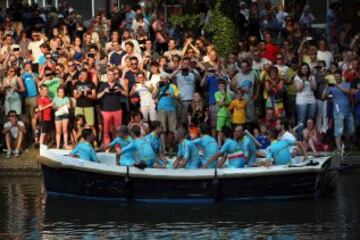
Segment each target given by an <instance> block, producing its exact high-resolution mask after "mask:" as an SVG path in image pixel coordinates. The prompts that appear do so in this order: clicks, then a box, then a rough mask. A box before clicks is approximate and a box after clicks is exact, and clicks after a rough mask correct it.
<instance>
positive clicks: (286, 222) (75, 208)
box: [0, 172, 360, 240]
mask: <svg viewBox="0 0 360 240" xmlns="http://www.w3.org/2000/svg"><path fill="white" fill-rule="evenodd" d="M359 183H360V172H353V173H351V174H345V175H344V174H343V175H341V176H340V178H339V183H338V189H337V193H336V195H335V196H334V197H330V198H320V199H301V200H291V201H289V200H287V201H266V202H259V201H250V202H242V203H236V204H220V205H126V204H120V203H117V202H111V201H85V200H81V199H75V198H64V197H47V196H46V194H45V191H44V188H43V184H42V179H41V178H40V177H27V178H21V177H2V178H0V239H272V240H273V239H360V187H359Z"/></svg>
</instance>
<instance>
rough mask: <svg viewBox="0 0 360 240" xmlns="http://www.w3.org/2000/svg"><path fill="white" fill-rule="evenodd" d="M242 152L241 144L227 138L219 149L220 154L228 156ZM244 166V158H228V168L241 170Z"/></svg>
mask: <svg viewBox="0 0 360 240" xmlns="http://www.w3.org/2000/svg"><path fill="white" fill-rule="evenodd" d="M242 151H243V149H242V146H241V144H239V143H238V142H237V141H235V140H233V139H231V138H228V139H226V140H225V143H224V144H223V145H222V147H221V148H220V153H222V154H226V155H230V154H236V153H239V155H240V153H241V152H242ZM244 166H245V159H244V157H237V158H231V159H230V158H229V167H230V168H243V167H244Z"/></svg>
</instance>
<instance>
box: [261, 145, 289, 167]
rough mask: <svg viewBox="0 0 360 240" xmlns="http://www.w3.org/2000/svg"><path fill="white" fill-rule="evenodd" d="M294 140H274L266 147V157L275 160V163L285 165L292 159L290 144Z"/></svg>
mask: <svg viewBox="0 0 360 240" xmlns="http://www.w3.org/2000/svg"><path fill="white" fill-rule="evenodd" d="M293 144H294V142H291V141H287V140H277V141H273V142H272V143H271V145H270V146H269V147H268V148H267V149H266V158H267V159H268V160H272V159H273V160H274V161H275V165H285V164H288V163H289V162H290V161H291V152H290V146H291V145H293Z"/></svg>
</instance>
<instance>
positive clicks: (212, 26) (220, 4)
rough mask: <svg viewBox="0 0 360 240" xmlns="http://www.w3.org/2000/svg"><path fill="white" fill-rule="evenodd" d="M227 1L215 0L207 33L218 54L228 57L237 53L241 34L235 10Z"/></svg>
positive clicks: (206, 28)
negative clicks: (236, 23) (237, 25)
mask: <svg viewBox="0 0 360 240" xmlns="http://www.w3.org/2000/svg"><path fill="white" fill-rule="evenodd" d="M229 2H232V1H226V0H215V1H214V5H213V7H212V9H211V15H210V20H209V22H208V24H207V25H206V26H205V31H206V32H207V33H208V34H209V35H210V37H211V39H212V42H213V43H214V44H215V46H216V48H217V50H218V53H219V54H220V55H221V56H227V55H229V54H231V53H234V52H235V51H236V47H237V42H238V38H239V32H238V29H237V27H236V26H235V23H234V22H235V19H236V16H235V15H236V14H235V10H234V9H233V8H232V7H231V6H232V5H231V4H230V5H229Z"/></svg>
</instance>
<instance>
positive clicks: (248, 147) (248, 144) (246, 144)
mask: <svg viewBox="0 0 360 240" xmlns="http://www.w3.org/2000/svg"><path fill="white" fill-rule="evenodd" d="M239 143H240V144H241V145H242V150H243V151H244V156H245V157H246V159H247V160H248V166H250V167H252V166H255V164H256V145H255V143H254V141H253V140H251V138H250V137H248V136H244V137H243V138H242V139H241V140H240V141H239Z"/></svg>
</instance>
